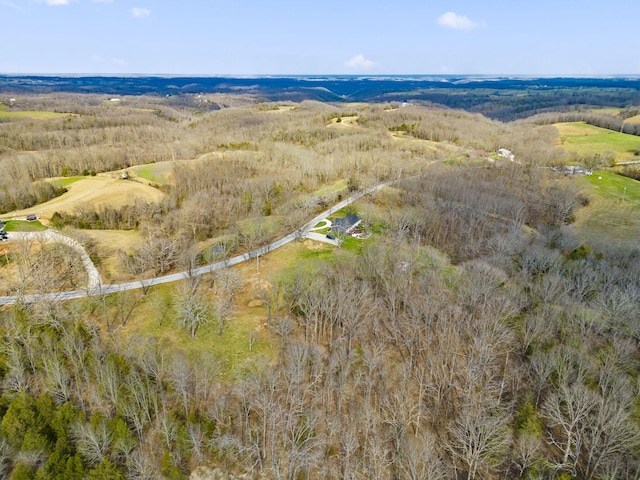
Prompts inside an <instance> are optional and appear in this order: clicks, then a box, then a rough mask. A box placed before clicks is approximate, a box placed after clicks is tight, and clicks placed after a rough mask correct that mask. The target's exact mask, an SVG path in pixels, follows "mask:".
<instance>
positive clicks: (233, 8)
mask: <svg viewBox="0 0 640 480" xmlns="http://www.w3.org/2000/svg"><path fill="white" fill-rule="evenodd" d="M638 18H640V2H637V1H631V2H629V1H627V2H616V3H611V4H609V3H608V2H603V1H593V0H583V1H574V0H554V1H549V0H537V1H521V0H520V1H513V0H512V1H502V0H500V1H491V0H485V1H482V2H480V1H477V0H476V1H470V0H467V1H446V2H445V1H439V0H431V1H428V0H404V1H402V2H391V1H389V0H385V1H380V0H367V1H365V0H350V1H348V0H340V1H338V0H323V1H322V2H320V1H315V2H308V1H305V0H297V1H294V0H271V1H270V0H262V1H258V0H243V1H238V2H234V1H233V0H226V1H219V0H180V1H169V0H0V73H106V74H115V73H133V74H135V73H139V74H203V75H204V74H207V75H261V74H274V75H275V74H280V75H288V74H312V75H313V74H516V75H517V74H520V75H558V74H563V75H609V74H640V55H639V54H638V52H637V48H636V47H637V42H638V35H637V32H638Z"/></svg>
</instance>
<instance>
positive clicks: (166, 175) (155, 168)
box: [127, 161, 175, 185]
mask: <svg viewBox="0 0 640 480" xmlns="http://www.w3.org/2000/svg"><path fill="white" fill-rule="evenodd" d="M174 165H175V162H173V161H169V162H158V163H150V164H148V165H138V166H136V167H131V168H128V169H127V170H128V171H129V173H130V174H131V175H132V176H133V177H137V178H143V179H145V180H148V181H149V182H151V183H156V184H158V185H164V184H166V183H169V182H170V180H171V175H172V172H173V166H174Z"/></svg>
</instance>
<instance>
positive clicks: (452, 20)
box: [438, 12, 480, 30]
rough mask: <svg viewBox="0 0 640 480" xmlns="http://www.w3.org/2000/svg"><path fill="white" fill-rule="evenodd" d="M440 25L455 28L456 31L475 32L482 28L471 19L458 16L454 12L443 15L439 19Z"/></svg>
mask: <svg viewBox="0 0 640 480" xmlns="http://www.w3.org/2000/svg"><path fill="white" fill-rule="evenodd" d="M438 23H439V24H440V25H442V26H443V27H448V28H453V29H454V30H473V29H474V28H477V27H479V26H480V24H479V23H476V22H474V21H473V20H471V19H470V18H469V17H466V16H464V15H458V14H457V13H454V12H447V13H443V14H442V15H440V16H439V17H438Z"/></svg>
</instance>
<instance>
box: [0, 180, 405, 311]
mask: <svg viewBox="0 0 640 480" xmlns="http://www.w3.org/2000/svg"><path fill="white" fill-rule="evenodd" d="M393 183H395V181H393V182H386V183H381V184H379V185H376V186H375V187H371V188H367V189H366V190H363V191H361V192H358V193H356V194H354V195H351V196H350V197H348V198H346V199H344V200H342V201H341V202H340V203H337V204H336V205H334V206H332V207H331V208H329V209H327V210H325V211H324V212H322V213H320V214H319V215H317V216H315V217H314V218H313V219H311V220H310V221H309V222H307V223H306V224H304V225H303V226H302V227H301V228H300V229H298V230H297V231H295V232H292V233H290V234H289V235H287V236H286V237H282V238H281V239H279V240H276V241H275V242H272V243H270V244H269V245H265V246H264V247H260V248H257V249H255V250H253V251H251V252H248V253H245V254H243V255H237V256H235V257H231V258H227V259H225V260H222V261H219V262H215V263H210V264H208V265H205V266H202V267H198V268H194V269H193V270H190V271H182V272H178V273H172V274H170V275H163V276H161V277H154V278H148V279H144V280H136V281H134V282H126V283H117V284H111V285H102V283H98V284H97V285H96V284H95V282H94V283H93V284H92V285H90V286H89V287H87V288H84V289H80V290H69V291H65V292H55V293H36V294H31V295H11V296H4V297H0V305H13V304H15V303H16V302H18V301H20V302H21V303H34V302H39V301H54V302H55V301H62V300H72V299H76V298H83V297H91V296H95V295H106V294H110V293H118V292H124V291H127V290H136V289H138V288H148V287H151V286H153V285H160V284H162V283H171V282H177V281H179V280H185V279H188V278H191V277H197V276H200V275H204V274H206V273H211V272H215V271H216V270H220V269H222V268H226V267H231V266H233V265H237V264H239V263H242V262H246V261H248V260H250V259H252V258H256V257H257V256H258V255H264V254H266V253H269V252H271V251H273V250H275V249H277V248H280V247H283V246H284V245H286V244H287V243H289V242H292V241H293V240H295V239H296V238H299V237H300V236H301V232H302V235H304V233H306V232H308V231H309V230H310V229H311V228H313V226H314V225H316V224H317V223H318V222H320V221H321V220H324V219H325V218H327V217H328V216H329V215H331V214H332V213H334V212H337V211H338V210H340V209H341V208H344V207H346V206H347V205H350V204H352V203H353V202H355V201H357V200H360V199H361V198H362V197H364V196H366V195H369V194H370V193H373V192H375V191H377V190H380V189H381V188H385V187H388V186H389V185H391V184H393Z"/></svg>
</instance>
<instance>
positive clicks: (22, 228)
mask: <svg viewBox="0 0 640 480" xmlns="http://www.w3.org/2000/svg"><path fill="white" fill-rule="evenodd" d="M3 221H5V222H7V224H6V225H5V227H4V229H5V231H7V232H41V231H43V230H46V229H47V226H46V225H43V224H41V223H40V220H34V221H33V222H28V221H26V220H3Z"/></svg>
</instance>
